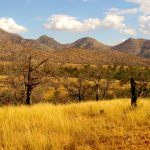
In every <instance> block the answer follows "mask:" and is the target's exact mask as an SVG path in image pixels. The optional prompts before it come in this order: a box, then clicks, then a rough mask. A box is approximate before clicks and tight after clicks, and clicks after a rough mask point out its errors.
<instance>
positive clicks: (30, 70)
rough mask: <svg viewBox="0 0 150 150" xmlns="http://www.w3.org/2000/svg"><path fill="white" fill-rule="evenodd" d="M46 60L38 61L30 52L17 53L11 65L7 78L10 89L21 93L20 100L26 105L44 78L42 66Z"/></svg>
mask: <svg viewBox="0 0 150 150" xmlns="http://www.w3.org/2000/svg"><path fill="white" fill-rule="evenodd" d="M46 61H48V58H43V59H41V60H39V57H38V55H37V54H36V53H35V51H32V50H24V51H22V50H20V51H17V53H16V56H15V57H14V61H13V63H12V75H11V76H9V77H8V80H9V83H10V85H11V87H13V88H14V89H16V91H18V92H23V93H24V94H23V95H24V96H22V99H24V100H25V103H26V104H27V105H30V104H31V94H32V92H33V90H34V89H35V88H36V87H37V86H38V85H39V84H40V83H41V80H42V78H43V77H44V74H43V71H42V66H43V64H44V63H45V62H46Z"/></svg>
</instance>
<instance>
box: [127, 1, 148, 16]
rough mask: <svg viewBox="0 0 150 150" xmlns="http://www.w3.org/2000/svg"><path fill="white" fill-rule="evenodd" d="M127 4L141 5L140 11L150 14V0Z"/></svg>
mask: <svg viewBox="0 0 150 150" xmlns="http://www.w3.org/2000/svg"><path fill="white" fill-rule="evenodd" d="M126 1H127V2H132V3H137V4H139V5H140V11H141V12H142V13H144V14H150V0H126Z"/></svg>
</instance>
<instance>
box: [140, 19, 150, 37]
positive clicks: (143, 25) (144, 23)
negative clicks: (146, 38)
mask: <svg viewBox="0 0 150 150" xmlns="http://www.w3.org/2000/svg"><path fill="white" fill-rule="evenodd" d="M138 21H139V25H140V31H141V32H142V33H143V34H150V16H140V17H139V19H138Z"/></svg>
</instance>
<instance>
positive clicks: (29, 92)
mask: <svg viewBox="0 0 150 150" xmlns="http://www.w3.org/2000/svg"><path fill="white" fill-rule="evenodd" d="M26 96H27V97H26V104H27V105H30V104H31V90H30V87H29V86H28V87H27V95H26Z"/></svg>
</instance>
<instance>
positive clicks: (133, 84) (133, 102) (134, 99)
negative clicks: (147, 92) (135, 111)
mask: <svg viewBox="0 0 150 150" xmlns="http://www.w3.org/2000/svg"><path fill="white" fill-rule="evenodd" d="M130 84H131V106H132V107H137V103H136V102H137V94H136V82H135V81H134V79H133V78H131V80H130Z"/></svg>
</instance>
